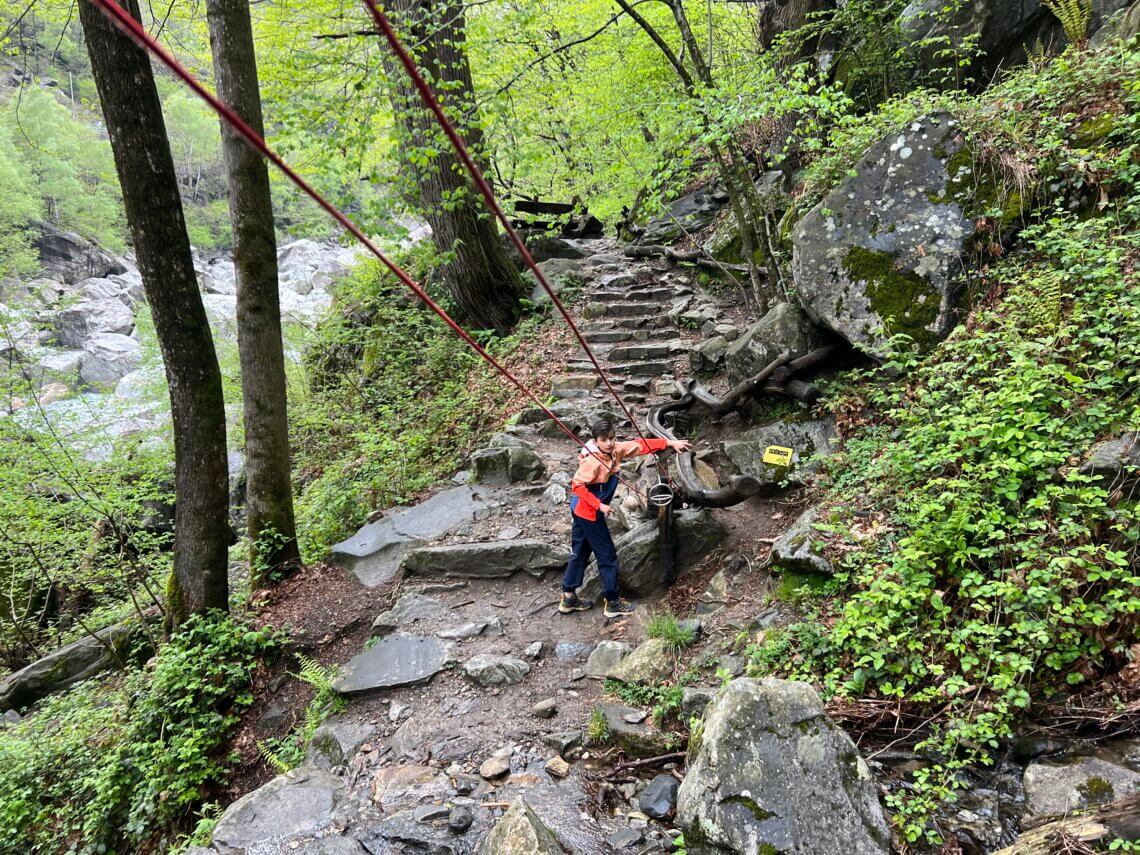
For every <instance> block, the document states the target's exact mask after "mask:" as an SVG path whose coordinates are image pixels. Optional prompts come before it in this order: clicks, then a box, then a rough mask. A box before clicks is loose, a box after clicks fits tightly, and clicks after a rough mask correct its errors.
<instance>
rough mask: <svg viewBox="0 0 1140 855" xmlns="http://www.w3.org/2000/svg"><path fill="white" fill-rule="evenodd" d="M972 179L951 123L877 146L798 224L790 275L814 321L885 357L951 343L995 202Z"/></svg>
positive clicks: (939, 119) (939, 122) (942, 118)
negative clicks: (901, 349) (903, 346)
mask: <svg viewBox="0 0 1140 855" xmlns="http://www.w3.org/2000/svg"><path fill="white" fill-rule="evenodd" d="M974 170H975V166H974V162H973V159H972V158H971V157H970V156H969V152H968V149H967V147H966V143H965V140H964V137H963V134H962V132H961V129H960V128H959V126H958V124H957V122H956V121H955V120H954V119H953V118H952V117H950V116H948V115H935V116H931V117H928V118H924V119H920V120H917V121H915V122H913V123H912V124H910V125H909V126H907V127H906V128H904V129H903V130H902V131H901V132H899V133H894V134H891V135H890V136H889V137H887V138H885V139H882V140H880V141H879V142H877V143H875V144H874V145H872V146H871V147H870V148H869V149H868V150H867V152H866V153H865V154H864V155H863V158H862V160H861V161H860V162H859V164H858V165H857V166H856V167H855V174H854V176H853V177H849V178H847V179H845V180H844V181H843V182H842V183H840V184H839V185H838V186H837V187H836V188H835V189H834V190H832V191H831V193H829V194H828V195H827V196H825V197H824V198H823V200H822V201H820V203H819V204H818V205H816V206H815V207H814V208H813V209H812V210H811V211H809V212H808V213H807V214H806V215H805V216H804V217H803V218H802V219H801V220H800V221H799V222H798V223H796V226H795V229H794V231H793V254H792V274H793V276H794V278H795V287H796V294H797V298H798V300H799V302H800V304H801V305H802V306H803V309H804V311H805V312H806V313H807V315H808V316H809V317H810V318H811V319H812V320H813V321H815V322H816V323H817V324H820V325H821V326H823V327H826V328H827V329H830V330H832V331H834V332H836V333H838V334H839V335H841V336H842V337H843V338H845V339H847V340H848V341H849V342H851V343H852V344H853V345H855V346H856V347H859V348H862V349H864V350H866V351H868V352H870V353H871V354H873V355H875V356H880V357H884V356H886V355H887V353H888V340H889V338H890V336H891V335H893V334H895V333H905V334H906V335H909V336H910V337H911V338H912V339H914V341H915V342H916V343H917V344H918V345H919V346H920V347H930V346H931V345H933V344H934V343H935V342H937V341H939V340H940V339H942V338H944V337H945V336H946V335H947V334H948V333H949V332H950V329H951V328H952V327H953V325H954V323H955V322H956V320H957V314H958V308H959V298H960V296H961V293H962V289H963V286H964V284H965V274H964V272H963V268H962V263H963V262H962V260H963V258H966V257H968V256H969V255H970V252H971V246H970V241H971V240H972V237H973V233H974V225H973V223H974V217H975V216H980V215H981V213H983V212H984V210H986V209H988V208H989V207H991V206H992V204H993V202H994V200H993V199H990V200H989V201H988V202H986V203H985V204H983V203H982V202H981V201H980V200H977V199H975V197H976V196H977V195H978V193H979V192H980V191H978V190H976V189H975V188H976V186H977V185H979V184H981V183H982V182H981V178H980V177H978V180H975V178H976V176H975V175H974ZM979 171H980V170H979ZM991 188H992V180H991ZM995 192H997V191H991V193H990V195H991V196H993V195H994V193H995ZM1001 201H1002V200H1001V199H1000V198H999V199H998V203H999V204H1000V202H1001ZM979 206H980V207H981V208H982V209H983V210H982V211H978V210H975V208H976V207H979ZM1019 213H1020V210H1019V208H1018V209H1017V210H1016V211H1012V212H1011V213H1010V216H1011V219H1016V217H1017V216H1018V215H1019Z"/></svg>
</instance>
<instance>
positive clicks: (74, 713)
mask: <svg viewBox="0 0 1140 855" xmlns="http://www.w3.org/2000/svg"><path fill="white" fill-rule="evenodd" d="M282 643H283V636H282V635H281V634H279V633H276V632H272V631H270V630H264V629H255V628H253V627H251V626H248V625H244V624H242V623H240V622H238V621H236V620H235V619H233V618H231V617H229V616H226V615H221V614H213V615H210V616H205V617H203V616H195V617H192V618H191V619H190V620H189V621H188V622H187V623H186V624H185V625H184V626H183V627H182V629H181V630H180V631H179V632H178V634H177V635H175V636H173V637H172V638H171V639H170V641H169V642H168V643H167V644H165V645H164V646H163V647H162V649H161V650H159V652H158V654H157V656H156V657H155V659H154V660H153V662H152V664H150V665H148V667H147V669H146V670H143V669H137V668H135V669H131V670H129V671H127V672H126V673H125V674H123V675H121V677H119V678H117V679H115V680H89V681H87V682H85V683H81V684H80V685H79V686H77V687H75V688H74V689H72V690H71V691H70V692H68V693H67V694H64V695H58V696H56V697H53V698H49V699H48V700H46V701H44V702H43V703H42V704H41V705H40V707H39V708H38V709H37V710H36V711H35V713H34V714H32V715H29V716H28V717H26V718H25V719H24V720H23V721H21V722H20V723H19V724H16V725H13V726H11V727H9V728H8V729H6V730H5V732H4V739H3V740H0V850H3V851H6V852H7V851H11V852H26V851H39V852H78V853H94V852H105V851H120V852H136V851H154V849H156V848H160V847H161V846H162V844H163V843H164V842H166V843H169V842H170V840H171V834H172V832H173V831H174V830H175V829H176V828H177V826H178V825H179V824H180V823H182V822H183V821H184V820H186V819H187V818H188V817H189V816H190V815H191V812H192V811H193V810H194V808H195V807H196V806H197V805H198V804H199V802H200V801H201V799H202V797H203V793H204V792H205V788H207V787H208V786H210V785H211V784H213V783H216V782H218V781H220V780H221V778H222V775H223V774H224V772H225V770H226V767H227V764H228V763H229V762H230V759H229V758H225V757H218V756H217V749H218V748H219V746H220V745H222V744H223V742H224V740H225V738H226V737H227V735H228V734H229V733H230V731H231V730H232V729H233V727H234V726H235V725H236V724H237V722H238V716H239V713H240V712H241V710H242V709H244V708H245V707H247V706H249V704H250V703H251V702H252V700H253V698H252V695H251V693H250V689H251V685H250V671H251V669H252V668H253V667H254V665H255V664H256V661H257V660H258V659H259V658H260V657H263V656H267V655H271V654H274V653H276V652H277V651H278V650H279V649H280V647H281V645H282Z"/></svg>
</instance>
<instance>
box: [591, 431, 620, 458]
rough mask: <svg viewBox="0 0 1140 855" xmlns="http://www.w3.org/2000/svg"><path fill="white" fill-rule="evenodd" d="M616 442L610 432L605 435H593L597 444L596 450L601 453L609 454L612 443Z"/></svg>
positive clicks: (612, 446)
mask: <svg viewBox="0 0 1140 855" xmlns="http://www.w3.org/2000/svg"><path fill="white" fill-rule="evenodd" d="M616 442H617V440H616V439H614V435H613V434H612V433H611V434H609V435H607V436H596V437H594V443H595V444H596V445H597V446H598V451H600V452H602V454H609V453H611V452H612V451H613V450H614V444H615V443H616Z"/></svg>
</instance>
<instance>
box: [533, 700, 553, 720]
mask: <svg viewBox="0 0 1140 855" xmlns="http://www.w3.org/2000/svg"><path fill="white" fill-rule="evenodd" d="M530 713H531V715H533V716H534V717H535V718H554V717H555V716H556V715H558V701H557V700H555V699H554V698H547V699H546V700H545V701H539V702H538V703H537V704H535V705H534V706H533V707H531V710H530Z"/></svg>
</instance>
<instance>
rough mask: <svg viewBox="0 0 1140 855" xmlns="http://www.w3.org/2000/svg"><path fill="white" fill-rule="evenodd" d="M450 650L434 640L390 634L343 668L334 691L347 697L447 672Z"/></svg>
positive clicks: (418, 681)
mask: <svg viewBox="0 0 1140 855" xmlns="http://www.w3.org/2000/svg"><path fill="white" fill-rule="evenodd" d="M446 661H447V650H446V648H445V647H444V646H443V644H441V643H440V642H439V641H437V640H436V639H434V638H427V637H424V636H422V635H406V634H404V633H398V634H396V635H389V636H388V637H386V638H383V639H381V640H380V641H379V642H377V643H376V644H374V645H373V646H372V647H371V648H369V649H368V650H365V651H364V652H363V653H361V654H358V655H357V656H354V657H352V659H350V660H348V662H346V663H345V664H343V665H341V666H340V670H339V673H338V674H337V678H336V679H335V680H334V681H333V688H334V689H336V691H338V692H340V693H341V694H344V695H350V694H355V693H357V692H367V691H370V690H372V689H384V688H390V687H392V686H409V685H411V684H413V683H420V682H422V681H424V680H430V679H431V678H432V677H433V676H435V675H436V674H438V673H439V672H440V671H442V670H443V668H444V664H445V663H446Z"/></svg>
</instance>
